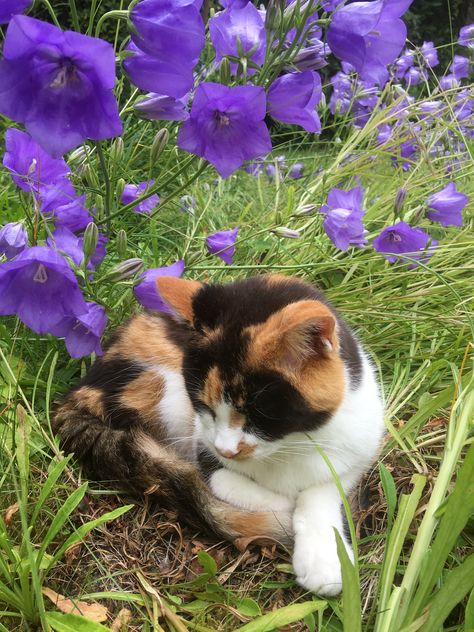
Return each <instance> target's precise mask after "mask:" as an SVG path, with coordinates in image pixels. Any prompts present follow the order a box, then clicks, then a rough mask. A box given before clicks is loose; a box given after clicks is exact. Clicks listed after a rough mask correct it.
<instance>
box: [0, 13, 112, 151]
mask: <svg viewBox="0 0 474 632" xmlns="http://www.w3.org/2000/svg"><path fill="white" fill-rule="evenodd" d="M114 85H115V53H114V49H113V47H112V45H111V44H109V43H108V42H105V41H104V40H101V39H98V38H95V37H88V36H87V35H82V34H80V33H76V32H73V31H64V32H63V31H61V30H60V29H59V28H57V27H56V26H53V25H52V24H47V23H46V22H41V21H40V20H35V19H33V18H29V17H26V16H23V15H17V16H15V17H14V18H13V19H12V20H11V22H10V24H9V26H8V30H7V35H6V38H5V44H4V47H3V60H2V61H1V62H0V112H1V113H2V114H4V115H5V116H8V117H9V118H11V119H13V120H15V121H18V122H20V123H24V125H25V127H26V129H27V130H28V132H29V133H30V134H31V136H32V137H33V138H34V140H36V141H37V142H38V143H39V144H40V145H41V146H42V147H43V148H44V149H45V150H46V151H47V152H48V153H49V154H51V156H55V157H59V156H62V155H63V154H64V153H66V152H67V151H69V150H70V149H74V147H77V146H78V145H80V144H81V143H82V142H83V141H84V140H85V139H87V138H92V139H94V140H101V139H105V138H111V137H112V136H117V135H120V134H121V133H122V123H121V121H120V117H119V113H118V107H117V101H116V99H115V96H114V93H113V88H114Z"/></svg>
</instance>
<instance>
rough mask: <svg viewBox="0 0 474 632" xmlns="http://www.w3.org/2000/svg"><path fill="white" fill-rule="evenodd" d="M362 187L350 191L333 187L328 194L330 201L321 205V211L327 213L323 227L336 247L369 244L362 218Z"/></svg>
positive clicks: (357, 246)
mask: <svg viewBox="0 0 474 632" xmlns="http://www.w3.org/2000/svg"><path fill="white" fill-rule="evenodd" d="M363 196H364V190H363V189H362V187H354V188H353V189H350V190H349V191H343V190H341V189H332V190H331V191H330V192H329V194H328V203H327V204H324V205H323V206H322V207H321V212H322V213H324V214H325V215H326V219H325V220H324V222H323V228H324V230H325V231H326V234H327V235H328V237H329V239H330V240H331V241H332V242H333V244H334V245H335V246H336V248H339V249H340V250H348V249H349V247H350V246H354V247H356V248H363V247H364V246H365V245H366V244H367V239H365V235H366V234H367V231H366V230H365V229H364V225H363V224H362V221H361V218H362V216H363V215H364V213H365V211H364V210H362V208H361V205H362V198H363Z"/></svg>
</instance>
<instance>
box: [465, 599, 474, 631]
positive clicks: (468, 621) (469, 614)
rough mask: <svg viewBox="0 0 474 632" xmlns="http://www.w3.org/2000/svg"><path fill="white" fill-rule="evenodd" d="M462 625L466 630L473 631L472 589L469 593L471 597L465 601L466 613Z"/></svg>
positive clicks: (473, 607)
mask: <svg viewBox="0 0 474 632" xmlns="http://www.w3.org/2000/svg"><path fill="white" fill-rule="evenodd" d="M464 624H465V626H466V629H467V630H469V629H470V628H473V629H474V589H473V590H472V591H471V595H470V597H469V599H468V601H467V606H466V612H465V613H464Z"/></svg>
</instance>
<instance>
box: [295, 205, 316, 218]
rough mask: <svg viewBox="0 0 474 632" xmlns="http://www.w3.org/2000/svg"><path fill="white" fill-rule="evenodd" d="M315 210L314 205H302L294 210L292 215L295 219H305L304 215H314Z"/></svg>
mask: <svg viewBox="0 0 474 632" xmlns="http://www.w3.org/2000/svg"><path fill="white" fill-rule="evenodd" d="M316 209H317V206H316V204H303V206H300V207H299V208H297V209H296V211H295V212H294V213H293V215H296V216H297V217H305V216H306V215H314V213H315V212H316Z"/></svg>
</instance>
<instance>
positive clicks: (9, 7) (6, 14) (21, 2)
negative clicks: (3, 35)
mask: <svg viewBox="0 0 474 632" xmlns="http://www.w3.org/2000/svg"><path fill="white" fill-rule="evenodd" d="M31 1H32V0H2V3H1V6H0V24H6V23H7V22H10V20H11V19H12V17H13V16H14V15H16V14H17V13H23V11H24V10H25V9H26V8H27V7H29V6H30V4H31Z"/></svg>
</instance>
